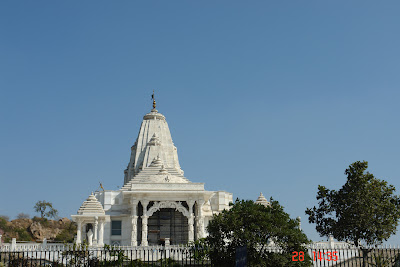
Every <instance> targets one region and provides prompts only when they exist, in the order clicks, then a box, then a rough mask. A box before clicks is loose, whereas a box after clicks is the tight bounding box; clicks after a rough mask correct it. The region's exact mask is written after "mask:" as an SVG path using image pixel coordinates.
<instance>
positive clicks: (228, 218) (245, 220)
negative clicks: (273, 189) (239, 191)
mask: <svg viewBox="0 0 400 267" xmlns="http://www.w3.org/2000/svg"><path fill="white" fill-rule="evenodd" d="M207 230H208V233H209V236H208V237H206V239H205V243H206V244H207V245H208V247H209V255H210V258H211V260H212V262H213V264H214V265H216V266H235V252H236V248H237V247H242V246H246V247H247V265H248V266H274V267H278V266H309V265H310V263H311V261H310V258H309V256H308V254H307V250H306V248H305V244H307V243H308V242H309V240H308V239H307V236H306V235H305V234H304V233H303V232H302V231H301V230H300V229H299V221H298V220H296V219H291V218H290V217H289V215H288V214H287V213H285V212H284V210H283V207H282V206H280V205H279V203H278V201H274V200H273V199H272V198H271V205H270V206H267V207H265V206H263V205H260V204H256V203H254V202H253V201H251V200H238V199H237V200H236V201H235V203H234V204H233V206H232V207H231V209H229V210H224V211H222V213H220V214H218V215H214V216H213V219H212V220H211V221H210V222H209V224H208V226H207ZM271 242H273V243H274V244H275V245H276V247H275V248H276V249H275V252H269V251H268V250H266V249H265V248H266V247H267V246H268V245H269V244H270V243H271ZM278 248H279V249H281V250H282V252H283V253H276V252H277V249H278ZM294 251H297V252H300V251H303V253H304V256H305V258H304V261H292V256H293V255H292V252H294Z"/></svg>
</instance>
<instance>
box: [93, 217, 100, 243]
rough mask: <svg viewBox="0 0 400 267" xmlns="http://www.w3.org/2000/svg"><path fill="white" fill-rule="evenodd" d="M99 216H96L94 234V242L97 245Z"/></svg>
mask: <svg viewBox="0 0 400 267" xmlns="http://www.w3.org/2000/svg"><path fill="white" fill-rule="evenodd" d="M98 224H99V218H98V217H97V216H96V217H94V236H93V244H94V245H97V231H98Z"/></svg>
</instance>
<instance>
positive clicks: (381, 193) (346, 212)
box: [306, 161, 400, 246]
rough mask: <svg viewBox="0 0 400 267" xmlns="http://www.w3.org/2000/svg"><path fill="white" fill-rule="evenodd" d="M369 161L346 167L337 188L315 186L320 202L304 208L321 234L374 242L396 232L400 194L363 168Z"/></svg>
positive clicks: (369, 243)
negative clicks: (343, 177)
mask: <svg viewBox="0 0 400 267" xmlns="http://www.w3.org/2000/svg"><path fill="white" fill-rule="evenodd" d="M367 168H368V162H366V161H363V162H360V161H357V162H355V163H353V164H351V165H350V166H349V168H348V169H346V171H345V174H346V175H347V182H346V183H345V184H344V185H343V187H342V188H341V189H340V190H339V191H336V190H329V189H327V188H326V187H324V186H321V185H319V186H318V193H317V200H319V203H318V204H319V206H318V208H317V207H313V208H312V209H310V208H307V210H306V214H308V215H309V218H308V220H309V222H310V223H316V230H317V231H318V232H319V233H320V235H321V236H329V235H333V237H335V238H336V239H338V240H339V241H343V240H346V241H353V242H354V244H355V245H356V246H359V245H361V243H360V241H363V242H364V243H365V244H366V245H376V244H379V243H382V242H383V240H387V239H388V238H389V237H390V236H391V235H392V234H395V233H396V227H397V225H398V221H399V219H400V198H399V197H398V196H397V195H395V194H394V192H395V188H394V186H393V185H388V184H387V182H386V181H384V180H379V179H377V178H375V177H374V176H373V175H372V174H371V173H369V172H366V169H367Z"/></svg>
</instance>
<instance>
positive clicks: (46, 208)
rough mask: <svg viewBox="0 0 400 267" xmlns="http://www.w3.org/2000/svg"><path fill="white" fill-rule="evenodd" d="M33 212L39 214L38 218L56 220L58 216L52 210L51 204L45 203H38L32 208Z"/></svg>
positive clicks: (53, 209)
mask: <svg viewBox="0 0 400 267" xmlns="http://www.w3.org/2000/svg"><path fill="white" fill-rule="evenodd" d="M33 208H34V210H35V211H36V212H38V213H40V217H42V218H45V217H48V218H56V217H57V216H58V211H57V210H56V209H55V208H53V204H51V203H50V202H47V201H44V200H43V201H38V202H36V204H35V206H34V207H33Z"/></svg>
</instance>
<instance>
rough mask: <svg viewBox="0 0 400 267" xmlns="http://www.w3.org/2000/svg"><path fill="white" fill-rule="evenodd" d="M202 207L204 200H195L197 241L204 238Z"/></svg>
mask: <svg viewBox="0 0 400 267" xmlns="http://www.w3.org/2000/svg"><path fill="white" fill-rule="evenodd" d="M203 205H204V200H203V199H199V200H197V218H196V222H197V224H196V225H197V239H199V238H203V237H204V236H205V234H204V216H203Z"/></svg>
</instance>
